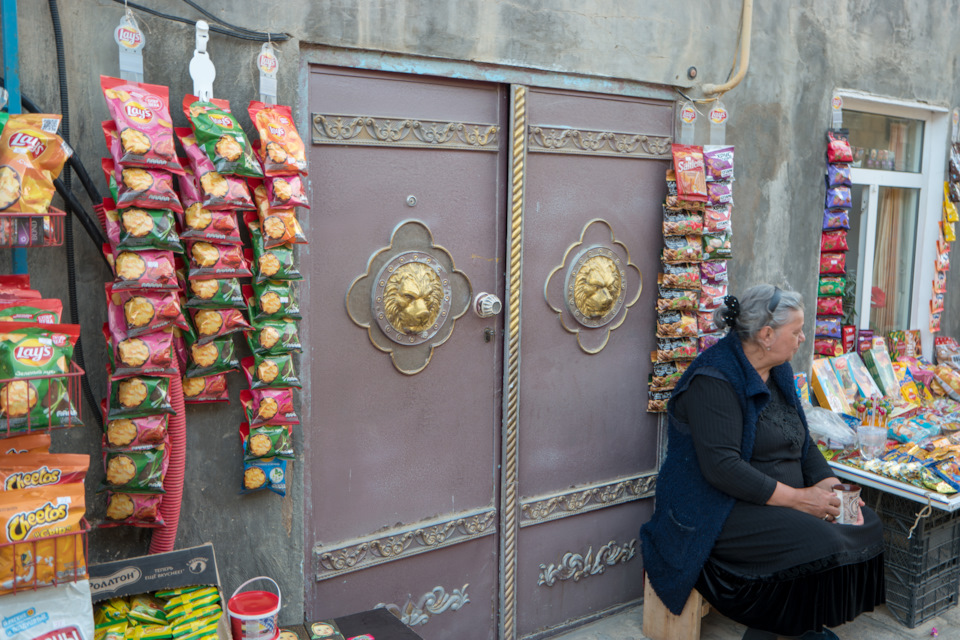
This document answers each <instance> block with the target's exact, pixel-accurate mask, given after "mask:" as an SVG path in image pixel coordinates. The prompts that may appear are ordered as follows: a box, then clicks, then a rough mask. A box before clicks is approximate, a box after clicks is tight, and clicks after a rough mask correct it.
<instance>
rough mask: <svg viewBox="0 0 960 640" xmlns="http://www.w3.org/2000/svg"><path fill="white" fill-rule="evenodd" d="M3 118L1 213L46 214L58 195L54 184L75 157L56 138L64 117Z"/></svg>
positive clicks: (0, 164) (45, 115)
mask: <svg viewBox="0 0 960 640" xmlns="http://www.w3.org/2000/svg"><path fill="white" fill-rule="evenodd" d="M3 118H4V119H5V124H3V131H2V133H0V211H3V212H4V213H5V214H14V213H22V214H37V213H39V214H45V213H47V210H48V209H49V208H50V201H51V200H52V199H53V193H54V191H55V189H54V186H53V181H54V180H55V179H56V178H57V177H58V176H59V175H60V171H61V170H62V169H63V165H64V164H65V163H66V162H67V160H68V159H69V158H70V156H71V155H72V153H73V151H72V150H71V149H70V147H69V146H68V145H67V144H66V143H65V142H64V141H63V140H62V139H61V138H60V136H58V135H57V134H56V131H57V128H58V127H59V126H60V116H59V115H55V114H12V115H8V114H3ZM2 121H3V120H0V122H2Z"/></svg>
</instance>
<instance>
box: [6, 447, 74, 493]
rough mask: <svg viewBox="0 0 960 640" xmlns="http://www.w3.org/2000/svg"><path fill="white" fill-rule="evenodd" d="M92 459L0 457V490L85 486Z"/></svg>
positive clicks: (45, 455) (50, 455)
mask: <svg viewBox="0 0 960 640" xmlns="http://www.w3.org/2000/svg"><path fill="white" fill-rule="evenodd" d="M89 467H90V456H88V455H85V454H78V453H23V454H16V455H0V491H15V490H17V489H30V488H33V487H44V486H47V485H53V484H67V483H69V482H79V483H83V479H84V477H85V476H86V475H87V469H88V468H89Z"/></svg>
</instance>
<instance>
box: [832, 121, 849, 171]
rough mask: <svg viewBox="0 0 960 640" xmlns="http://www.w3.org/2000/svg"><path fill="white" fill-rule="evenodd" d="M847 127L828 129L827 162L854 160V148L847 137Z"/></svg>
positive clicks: (835, 162)
mask: <svg viewBox="0 0 960 640" xmlns="http://www.w3.org/2000/svg"><path fill="white" fill-rule="evenodd" d="M848 135H849V131H847V130H846V129H831V130H828V131H827V162H829V163H830V164H837V163H841V162H853V150H852V149H851V148H850V142H849V141H848V139H847V137H848Z"/></svg>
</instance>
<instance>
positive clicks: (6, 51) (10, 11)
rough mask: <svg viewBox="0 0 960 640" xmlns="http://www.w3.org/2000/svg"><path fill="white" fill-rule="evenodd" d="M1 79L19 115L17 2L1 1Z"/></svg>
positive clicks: (22, 257) (23, 261)
mask: <svg viewBox="0 0 960 640" xmlns="http://www.w3.org/2000/svg"><path fill="white" fill-rule="evenodd" d="M0 18H2V22H3V78H4V82H5V84H6V89H7V94H9V95H8V97H7V101H8V102H7V111H8V112H9V113H20V112H21V111H20V109H21V106H20V42H19V36H18V33H17V0H3V14H2V15H0ZM13 272H14V273H17V274H25V273H27V250H26V249H22V248H21V249H14V250H13Z"/></svg>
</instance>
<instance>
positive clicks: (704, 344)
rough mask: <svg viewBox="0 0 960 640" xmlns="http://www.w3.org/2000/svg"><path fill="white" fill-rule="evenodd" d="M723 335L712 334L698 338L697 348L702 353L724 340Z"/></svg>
mask: <svg viewBox="0 0 960 640" xmlns="http://www.w3.org/2000/svg"><path fill="white" fill-rule="evenodd" d="M723 335H724V334H722V333H711V334H708V335H703V336H700V337H699V338H697V347H699V349H700V351H701V353H702V352H704V351H706V350H707V349H709V348H710V347H712V346H713V345H715V344H717V343H718V342H720V340H721V338H723Z"/></svg>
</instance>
